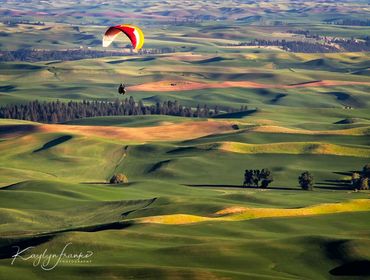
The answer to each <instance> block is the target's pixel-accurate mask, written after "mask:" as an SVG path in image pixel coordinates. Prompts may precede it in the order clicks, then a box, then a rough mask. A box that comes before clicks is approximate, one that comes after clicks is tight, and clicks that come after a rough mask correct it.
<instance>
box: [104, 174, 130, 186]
mask: <svg viewBox="0 0 370 280" xmlns="http://www.w3.org/2000/svg"><path fill="white" fill-rule="evenodd" d="M109 183H110V184H122V183H128V179H127V177H126V176H125V175H124V174H122V173H118V174H114V175H113V176H112V178H110V180H109Z"/></svg>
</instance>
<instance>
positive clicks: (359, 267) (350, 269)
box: [329, 260, 370, 276]
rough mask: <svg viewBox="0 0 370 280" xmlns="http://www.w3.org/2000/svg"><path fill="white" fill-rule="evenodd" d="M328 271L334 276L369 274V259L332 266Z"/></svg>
mask: <svg viewBox="0 0 370 280" xmlns="http://www.w3.org/2000/svg"><path fill="white" fill-rule="evenodd" d="M329 273H330V274H331V275H335V276H370V261H368V260H358V261H352V262H348V263H345V264H342V265H340V266H337V267H335V268H333V269H332V270H330V271H329Z"/></svg>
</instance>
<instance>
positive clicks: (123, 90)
mask: <svg viewBox="0 0 370 280" xmlns="http://www.w3.org/2000/svg"><path fill="white" fill-rule="evenodd" d="M118 93H119V94H125V93H126V86H125V84H120V85H119V87H118Z"/></svg>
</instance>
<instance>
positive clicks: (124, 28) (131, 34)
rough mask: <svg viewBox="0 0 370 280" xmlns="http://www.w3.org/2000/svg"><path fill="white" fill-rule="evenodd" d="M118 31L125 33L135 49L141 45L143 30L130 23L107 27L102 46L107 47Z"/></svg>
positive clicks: (138, 48) (142, 42)
mask: <svg viewBox="0 0 370 280" xmlns="http://www.w3.org/2000/svg"><path fill="white" fill-rule="evenodd" d="M120 33H124V34H126V36H127V37H128V38H129V39H130V41H131V44H132V47H133V48H134V50H135V51H138V50H140V49H141V48H142V47H143V45H144V33H143V31H141V29H140V28H139V27H137V26H135V25H131V24H121V25H116V26H111V27H109V28H108V30H107V31H105V34H104V36H103V47H108V46H109V45H110V44H111V43H112V42H113V41H114V40H115V38H116V37H117V36H118V35H119V34H120Z"/></svg>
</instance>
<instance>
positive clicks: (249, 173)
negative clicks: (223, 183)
mask: <svg viewBox="0 0 370 280" xmlns="http://www.w3.org/2000/svg"><path fill="white" fill-rule="evenodd" d="M272 181H274V178H273V176H272V173H271V171H270V170H269V169H267V168H266V169H265V168H264V169H262V170H258V169H247V170H245V173H244V183H243V186H244V187H251V186H254V187H256V188H258V187H260V186H261V188H267V187H268V185H269V184H270V183H271V182H272ZM260 182H261V185H260Z"/></svg>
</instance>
